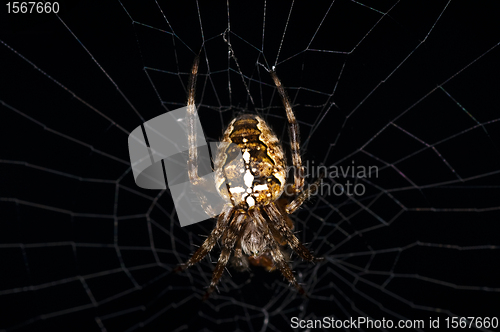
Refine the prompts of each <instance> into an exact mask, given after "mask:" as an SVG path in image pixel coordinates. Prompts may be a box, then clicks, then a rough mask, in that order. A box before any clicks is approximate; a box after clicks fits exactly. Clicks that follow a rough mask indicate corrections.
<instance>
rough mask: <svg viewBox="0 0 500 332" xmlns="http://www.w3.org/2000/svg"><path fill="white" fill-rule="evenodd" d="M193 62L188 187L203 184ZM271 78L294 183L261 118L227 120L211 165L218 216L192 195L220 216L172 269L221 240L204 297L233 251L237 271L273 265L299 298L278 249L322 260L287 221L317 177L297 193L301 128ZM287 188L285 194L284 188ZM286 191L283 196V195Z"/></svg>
mask: <svg viewBox="0 0 500 332" xmlns="http://www.w3.org/2000/svg"><path fill="white" fill-rule="evenodd" d="M198 63H199V58H198V57H196V58H195V61H194V64H193V68H192V71H191V75H190V80H189V84H188V105H187V106H188V116H187V123H188V141H189V161H188V171H189V179H190V181H191V183H192V184H193V185H194V186H200V187H203V186H207V183H206V182H205V180H204V179H203V178H200V177H199V176H198V166H197V165H198V162H197V158H198V156H197V149H196V134H195V130H194V119H195V116H196V109H195V101H194V100H195V99H194V95H195V87H196V77H197V74H198ZM270 74H271V77H272V79H273V81H274V83H275V85H276V87H277V89H278V92H279V94H280V96H281V99H282V102H283V105H284V107H285V110H286V114H287V119H288V123H289V135H290V144H291V152H292V161H293V169H294V182H293V184H287V177H286V175H287V172H286V171H287V168H286V159H285V156H284V153H283V148H282V147H281V144H280V142H279V140H278V138H277V137H276V135H275V134H274V133H273V132H272V130H271V129H270V128H269V126H268V125H267V123H266V122H265V121H264V120H263V119H262V118H261V117H259V116H257V115H249V114H244V115H240V116H238V117H236V118H235V119H233V120H232V121H231V123H230V124H229V125H228V127H227V129H226V130H225V132H224V135H223V137H222V144H220V146H219V148H218V151H217V154H216V157H215V161H214V167H215V186H216V190H217V192H218V193H219V195H220V196H221V197H222V198H223V199H224V201H225V202H226V203H225V205H224V207H223V209H222V212H220V213H218V212H216V211H215V209H214V208H213V207H211V206H209V204H207V199H206V198H205V197H204V196H203V194H202V193H201V192H199V193H198V194H199V199H200V202H201V204H202V205H203V208H204V210H205V211H206V213H207V214H208V215H210V216H213V217H216V216H217V215H218V219H217V224H216V226H215V228H214V229H213V231H212V232H211V233H210V235H209V236H208V237H207V239H206V240H205V241H204V242H203V244H202V245H201V246H200V248H199V249H198V250H197V251H196V252H195V253H194V254H193V256H191V258H190V259H189V260H188V261H187V262H186V263H184V264H181V265H179V266H178V267H177V269H176V271H181V270H183V269H186V268H188V267H189V266H191V265H193V264H195V263H197V262H199V261H200V260H201V259H202V258H203V257H205V256H206V255H207V254H208V253H209V252H210V251H211V250H212V248H213V246H214V245H215V243H217V241H219V240H220V242H221V248H222V250H221V254H220V257H219V260H218V262H217V265H216V267H215V270H214V273H213V276H212V282H211V283H210V286H209V288H208V290H207V293H206V294H205V298H207V297H208V296H209V295H210V293H211V292H212V291H213V290H214V289H215V286H216V285H217V283H218V282H219V280H220V278H221V276H222V273H223V272H224V268H225V267H226V265H227V263H228V262H229V259H230V256H231V254H233V257H232V259H231V262H232V265H233V267H235V268H236V269H237V270H245V269H247V268H248V266H249V263H252V264H254V265H260V266H264V267H265V268H267V269H268V270H274V269H275V268H277V269H279V270H280V271H281V273H282V274H283V275H284V276H285V277H286V278H287V279H288V281H290V283H292V284H293V285H294V286H295V287H296V288H297V289H298V290H299V292H300V293H302V294H304V293H305V292H304V289H303V288H302V287H301V286H300V285H299V284H298V282H297V280H296V279H295V276H294V275H293V273H292V271H291V269H290V266H289V265H288V263H287V259H288V256H287V255H286V254H285V253H284V252H283V251H282V246H285V245H289V246H290V247H291V248H292V249H293V250H294V251H295V252H296V253H297V254H298V255H299V256H300V257H302V258H303V259H305V260H307V261H311V262H316V261H320V260H322V259H321V258H316V257H314V256H313V255H312V254H311V252H310V251H309V250H308V249H307V248H306V247H305V246H304V245H303V244H302V243H301V242H300V241H299V240H298V239H297V237H296V236H295V235H294V233H293V231H292V230H293V222H292V221H291V219H290V218H289V217H288V215H289V214H292V213H293V212H294V211H295V210H297V208H299V207H300V206H301V205H302V203H304V202H305V201H306V200H307V199H308V198H309V197H310V195H311V193H312V192H314V191H315V190H317V187H318V186H319V181H320V180H318V181H317V182H316V183H314V184H313V185H311V186H310V187H309V188H308V189H307V190H303V186H304V170H303V167H302V159H301V156H300V145H299V127H298V125H297V121H296V120H295V115H294V114H293V111H292V107H291V105H290V101H289V99H288V96H287V95H286V92H285V90H284V88H283V86H282V85H281V81H280V80H279V79H278V77H277V76H276V73H275V72H274V71H270ZM287 186H289V187H290V188H291V189H290V188H286V187H287ZM286 189H288V190H286ZM284 191H286V195H287V198H286V199H285V198H284V197H282V196H284ZM290 200H291V201H290Z"/></svg>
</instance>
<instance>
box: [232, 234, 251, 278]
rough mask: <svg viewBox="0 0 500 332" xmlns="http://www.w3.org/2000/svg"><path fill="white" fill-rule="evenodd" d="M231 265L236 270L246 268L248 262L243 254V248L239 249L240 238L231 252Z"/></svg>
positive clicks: (244, 269)
mask: <svg viewBox="0 0 500 332" xmlns="http://www.w3.org/2000/svg"><path fill="white" fill-rule="evenodd" d="M231 265H232V266H233V268H234V269H235V270H237V271H240V272H242V271H246V270H248V266H249V262H248V258H246V256H245V255H244V254H243V249H241V238H240V239H239V240H238V242H237V243H236V246H235V248H234V252H233V258H231Z"/></svg>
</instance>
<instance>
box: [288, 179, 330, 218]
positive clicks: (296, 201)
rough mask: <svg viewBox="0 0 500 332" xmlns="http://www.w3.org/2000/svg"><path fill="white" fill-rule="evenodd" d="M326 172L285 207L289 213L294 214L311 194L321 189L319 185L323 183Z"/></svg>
mask: <svg viewBox="0 0 500 332" xmlns="http://www.w3.org/2000/svg"><path fill="white" fill-rule="evenodd" d="M325 175H326V174H325V173H322V174H321V175H320V176H319V178H318V179H317V180H316V182H314V183H313V184H311V185H310V186H309V188H307V190H304V191H303V192H301V193H300V194H299V196H297V197H296V198H295V199H294V200H293V201H291V202H290V203H288V205H287V206H286V207H285V211H286V213H287V214H292V213H294V212H295V211H296V210H297V209H298V208H299V207H300V206H301V205H302V204H303V203H304V202H305V201H307V200H308V199H309V197H311V194H315V193H317V192H318V190H319V185H320V184H321V180H323V178H324V177H325Z"/></svg>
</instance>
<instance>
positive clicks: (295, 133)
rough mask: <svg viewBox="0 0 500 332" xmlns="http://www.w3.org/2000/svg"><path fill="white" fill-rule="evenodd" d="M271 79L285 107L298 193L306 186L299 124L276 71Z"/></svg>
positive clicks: (272, 71) (295, 185) (295, 186)
mask: <svg viewBox="0 0 500 332" xmlns="http://www.w3.org/2000/svg"><path fill="white" fill-rule="evenodd" d="M269 73H270V74H271V77H272V79H273V81H274V84H275V85H276V88H277V89H278V93H279V94H280V96H281V101H282V102H283V106H285V110H286V117H287V119H288V135H289V136H290V147H291V150H292V161H293V167H294V189H295V192H296V193H298V192H300V191H301V189H302V187H303V186H304V167H303V166H302V158H301V156H300V144H299V142H300V131H299V125H298V124H297V120H296V119H295V115H294V114H293V110H292V106H291V104H290V98H288V95H287V93H286V91H285V88H283V85H282V84H281V81H280V79H279V78H278V76H277V75H276V72H275V71H274V70H271V71H270V72H269Z"/></svg>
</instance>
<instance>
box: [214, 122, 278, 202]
mask: <svg viewBox="0 0 500 332" xmlns="http://www.w3.org/2000/svg"><path fill="white" fill-rule="evenodd" d="M222 141H223V142H226V143H232V144H225V145H221V147H219V150H218V152H217V157H216V160H215V169H216V175H215V176H216V185H217V190H218V191H219V193H220V195H221V196H222V197H224V198H225V199H226V200H227V201H231V202H232V203H233V204H234V205H235V206H239V207H240V208H243V209H245V210H246V209H248V208H249V207H252V206H254V205H260V206H263V205H268V204H270V203H271V202H274V201H276V200H277V199H278V198H279V197H280V196H281V194H282V193H283V190H284V187H285V183H286V161H285V156H284V153H283V149H282V147H281V144H280V143H279V141H278V138H277V137H276V135H275V134H274V133H273V132H272V130H271V128H269V126H268V125H267V123H266V122H265V121H264V120H263V119H262V118H261V117H259V116H256V115H248V114H245V115H241V116H239V117H237V118H235V119H234V120H233V121H231V123H230V124H229V125H228V127H227V129H226V130H225V132H224V135H223V138H222Z"/></svg>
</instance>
